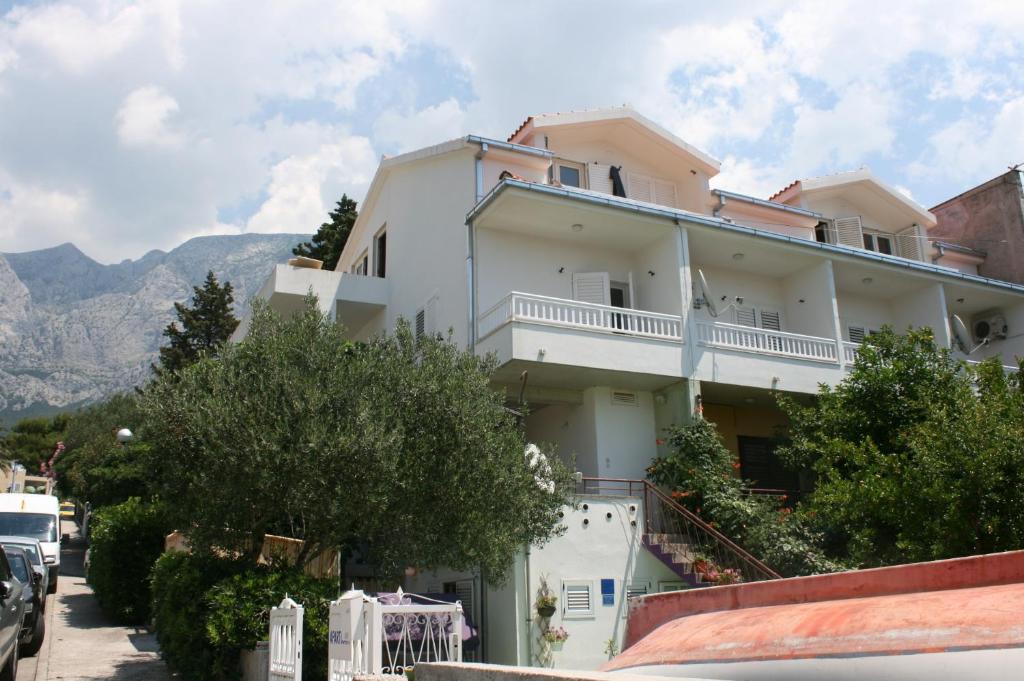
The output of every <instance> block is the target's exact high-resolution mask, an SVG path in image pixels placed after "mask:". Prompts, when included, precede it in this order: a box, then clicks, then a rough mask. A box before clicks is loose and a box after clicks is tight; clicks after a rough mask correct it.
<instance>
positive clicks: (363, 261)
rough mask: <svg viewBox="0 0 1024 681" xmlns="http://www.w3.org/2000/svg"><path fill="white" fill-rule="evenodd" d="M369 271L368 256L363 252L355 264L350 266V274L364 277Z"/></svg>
mask: <svg viewBox="0 0 1024 681" xmlns="http://www.w3.org/2000/svg"><path fill="white" fill-rule="evenodd" d="M369 269H370V255H369V253H367V252H366V251H363V254H362V255H361V256H359V259H358V260H356V264H355V265H353V266H352V273H353V274H362V275H365V274H367V270H369Z"/></svg>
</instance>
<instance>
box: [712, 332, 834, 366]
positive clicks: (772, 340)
mask: <svg viewBox="0 0 1024 681" xmlns="http://www.w3.org/2000/svg"><path fill="white" fill-rule="evenodd" d="M697 340H698V341H699V342H700V343H701V345H706V346H709V347H713V348H725V349H728V350H740V351H742V352H754V353H757V354H765V355H780V356H782V357H794V358H797V359H808V360H812V361H815V362H837V361H838V359H837V357H836V342H835V341H834V340H832V339H831V338H818V337H817V336H803V335H800V334H797V333H787V332H785V331H768V330H766V329H758V328H756V327H753V326H743V325H741V324H726V323H724V322H698V323H697Z"/></svg>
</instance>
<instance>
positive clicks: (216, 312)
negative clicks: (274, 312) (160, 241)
mask: <svg viewBox="0 0 1024 681" xmlns="http://www.w3.org/2000/svg"><path fill="white" fill-rule="evenodd" d="M234 302H235V297H234V294H233V289H232V288H231V283H230V282H224V285H223V286H222V285H221V284H219V283H218V282H217V277H216V276H214V274H213V271H212V270H211V271H210V272H207V274H206V281H205V282H203V285H202V286H201V287H200V286H193V287H192V305H191V307H186V306H185V305H183V304H182V303H175V304H174V312H175V314H176V315H177V316H178V322H181V328H178V322H171V323H170V324H168V325H167V328H166V329H164V335H165V336H167V339H168V341H169V342H168V344H167V345H166V346H164V347H162V348H160V365H159V366H157V365H154V366H153V371H155V372H156V374H157V375H161V374H163V373H165V372H174V371H178V370H179V369H182V368H184V367H187V366H188V365H190V364H192V363H193V362H195V361H196V360H197V359H199V357H200V355H202V354H203V353H206V352H212V351H214V350H216V349H217V348H218V347H220V346H221V345H222V344H223V343H224V342H225V341H226V340H227V339H228V338H229V337H230V336H231V334H232V332H234V330H235V328H236V327H237V326H238V318H237V317H235V315H234V312H233V311H232V304H233V303H234Z"/></svg>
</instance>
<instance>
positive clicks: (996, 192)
mask: <svg viewBox="0 0 1024 681" xmlns="http://www.w3.org/2000/svg"><path fill="white" fill-rule="evenodd" d="M1022 184H1024V170H1019V169H1017V168H1013V169H1011V170H1010V171H1009V172H1006V173H1003V174H1002V175H1000V176H999V177H997V178H995V179H993V180H989V181H988V182H986V183H984V184H981V185H978V186H977V187H975V188H973V189H968V190H967V191H965V192H964V193H963V194H960V195H958V196H954V197H953V198H951V199H949V200H947V201H943V202H942V203H940V204H939V205H937V206H935V207H934V208H932V213H934V214H935V217H936V218H937V220H938V224H936V226H935V229H933V230H932V232H931V235H932V236H934V237H937V239H938V240H939V241H938V242H937V243H936V245H937V246H939V248H941V249H944V250H946V251H947V252H953V251H955V249H956V248H967V249H969V250H973V251H975V252H977V251H981V252H982V254H984V259H983V261H982V262H980V263H978V265H977V270H978V274H980V275H982V276H985V277H991V278H993V279H1002V280H1004V281H1013V282H1017V283H1024V187H1022ZM940 252H941V251H940Z"/></svg>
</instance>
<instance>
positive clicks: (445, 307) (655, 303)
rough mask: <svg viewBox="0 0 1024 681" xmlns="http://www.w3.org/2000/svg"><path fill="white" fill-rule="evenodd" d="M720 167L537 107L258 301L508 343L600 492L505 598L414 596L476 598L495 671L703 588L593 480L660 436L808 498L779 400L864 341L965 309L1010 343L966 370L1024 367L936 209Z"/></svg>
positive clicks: (607, 117) (459, 581) (857, 178)
mask: <svg viewBox="0 0 1024 681" xmlns="http://www.w3.org/2000/svg"><path fill="white" fill-rule="evenodd" d="M718 169H719V164H718V161H716V160H714V159H713V158H711V157H709V156H708V155H707V154H705V153H703V152H701V151H699V150H697V149H695V148H693V147H692V146H690V145H688V144H687V143H685V142H684V141H682V140H680V139H679V138H677V137H676V136H675V135H673V134H671V133H669V132H668V131H666V130H664V129H663V128H661V127H660V126H658V125H657V124H655V123H653V122H651V121H649V120H648V119H646V118H644V117H643V116H641V115H639V114H637V113H636V112H635V111H633V110H631V109H629V108H614V109H604V110H598V111H587V112H578V113H567V114H550V115H543V116H533V117H531V118H528V119H527V120H526V122H524V123H523V125H522V126H520V128H519V129H518V130H516V132H515V133H514V134H513V135H512V136H511V137H510V138H509V140H508V141H498V140H492V139H486V138H482V137H476V136H467V137H462V138H459V139H455V140H451V141H448V142H445V143H442V144H439V145H436V146H433V147H428V148H425V149H420V150H418V151H413V152H410V153H407V154H402V155H400V156H396V157H392V158H386V159H385V160H383V161H382V162H381V164H380V167H379V168H378V170H377V174H376V175H375V176H374V179H373V182H372V183H371V185H370V188H369V191H368V192H367V196H366V199H365V201H364V202H363V205H362V207H361V211H360V214H359V218H358V220H357V222H356V225H355V227H354V229H353V231H352V234H351V236H350V238H349V240H348V243H347V245H346V247H345V250H344V252H343V253H342V256H341V259H340V261H339V263H338V267H337V269H336V271H334V272H326V271H319V270H314V269H307V268H302V267H294V266H291V265H278V266H277V267H276V268H275V270H274V272H273V273H272V275H271V277H270V279H269V280H268V281H267V283H266V284H265V286H264V287H263V289H262V290H261V292H260V294H259V295H260V296H261V297H262V298H264V299H266V300H268V301H269V302H270V304H271V306H272V307H274V308H276V309H278V310H280V311H283V312H286V313H287V312H288V311H291V310H295V309H297V308H298V307H299V306H300V305H301V304H302V299H303V296H304V295H305V294H306V293H307V291H309V290H310V288H312V289H313V291H314V292H316V293H317V294H318V296H319V298H320V304H321V306H322V307H323V309H324V310H325V311H326V312H328V313H329V314H330V315H331V316H332V317H333V318H335V319H336V320H337V321H338V323H340V324H343V325H344V326H345V327H346V329H347V330H348V332H349V334H350V335H351V337H352V338H356V339H363V338H368V337H370V336H372V335H374V334H376V333H380V332H386V331H388V330H389V329H391V328H393V327H394V324H395V323H396V320H397V319H398V318H399V317H404V318H406V319H408V320H410V321H412V323H413V324H414V327H415V330H416V333H418V334H419V333H424V334H425V333H445V334H446V333H448V332H449V331H450V333H451V335H452V339H453V341H454V342H455V343H458V344H460V345H463V346H467V347H470V348H473V349H474V350H475V351H476V352H478V353H480V354H486V353H495V355H496V356H497V358H498V361H499V367H498V369H497V371H496V373H495V375H494V382H495V384H496V385H497V386H499V387H501V388H504V389H505V390H506V391H507V392H508V394H509V395H510V399H512V397H513V396H518V395H519V394H520V391H521V390H522V391H523V394H524V395H525V398H526V400H527V401H528V402H529V404H530V413H529V416H528V417H527V418H526V431H527V436H528V438H529V439H530V440H531V441H533V442H550V443H555V444H556V445H557V446H558V452H559V454H560V455H561V456H564V457H566V459H568V458H569V457H573V459H574V460H575V465H576V467H577V469H578V470H579V471H580V473H581V475H582V476H583V477H584V478H586V479H587V480H585V481H584V487H585V491H586V492H587V494H586V495H584V496H583V497H581V499H582V501H583V502H584V503H586V504H587V507H588V508H587V509H586V510H580V511H569V512H567V515H566V525H567V527H568V531H567V533H566V535H565V536H563V537H561V538H559V539H557V540H555V541H554V542H552V543H551V544H549V545H547V546H545V547H544V548H543V549H540V550H538V549H536V548H533V549H529V550H528V551H527V552H526V553H525V554H524V556H523V557H522V558H521V559H520V561H519V562H518V563H517V565H516V566H515V569H514V577H513V579H512V580H511V581H510V582H509V583H508V584H507V585H505V586H503V587H500V588H497V587H495V586H494V585H489V584H486V583H484V582H483V581H482V580H481V578H480V577H479V576H478V575H472V574H455V573H451V574H446V573H444V572H443V571H442V572H439V573H437V574H429V575H419V576H417V577H414V578H412V579H410V580H409V583H408V584H407V585H406V589H407V590H410V591H416V590H420V591H429V590H434V589H435V587H440V588H441V589H442V590H446V591H448V590H451V591H456V592H459V593H463V594H464V595H465V596H466V598H467V599H469V600H470V602H471V603H472V606H471V612H473V613H474V615H475V617H476V620H477V621H478V622H482V624H483V630H484V649H483V658H484V659H485V660H486V661H489V662H502V663H509V664H538V663H553V664H555V665H557V666H568V667H577V668H585V667H591V668H593V667H596V666H598V665H599V664H600V663H601V662H603V661H604V660H606V659H607V655H606V654H605V653H604V652H603V642H605V641H607V640H608V639H611V640H612V642H613V643H614V644H615V645H617V646H618V645H620V644H621V631H622V622H623V616H624V613H625V609H624V600H625V597H626V596H627V595H629V594H630V593H632V594H636V593H642V592H643V591H642V589H646V591H647V592H654V591H659V590H668V589H672V588H680V587H689V586H694V585H695V583H696V582H697V581H699V580H695V579H694V578H693V574H692V573H693V571H692V569H691V565H690V564H689V563H688V562H687V560H686V558H687V557H686V555H685V542H682V541H678V539H679V537H678V533H677V532H676V531H673V530H668V529H666V528H665V522H666V521H665V518H666V517H667V515H671V509H670V508H669V506H670V505H669V504H666V503H662V502H661V501H659V500H658V499H657V498H656V495H655V494H654V493H653V492H652V491H651V490H650V489H647V488H644V487H643V486H642V485H640V486H638V487H636V488H632V486H630V485H627V488H626V489H623V488H622V485H623V484H624V483H612V482H608V481H607V480H606V481H605V482H602V481H601V480H595V479H610V478H616V479H625V480H638V479H642V478H643V477H644V476H645V470H646V468H647V466H648V465H649V463H650V462H651V460H652V459H653V458H654V457H655V456H656V455H658V453H659V451H661V450H662V448H663V446H664V445H662V444H660V440H659V438H660V437H661V434H662V433H663V431H664V429H665V428H666V427H668V426H670V425H672V424H678V423H683V422H686V421H688V420H690V419H691V418H692V417H693V414H694V413H695V412H702V413H703V415H704V416H705V417H706V418H708V419H709V420H711V421H713V422H715V423H716V424H717V425H718V428H719V431H720V432H721V434H722V436H723V438H724V439H725V442H726V445H727V446H728V447H729V449H730V450H732V451H733V452H734V453H735V454H736V455H737V456H738V457H739V461H740V464H741V472H742V474H743V476H744V477H745V478H749V479H752V480H754V481H755V482H756V484H757V486H758V487H760V488H766V489H771V490H793V489H795V488H796V487H798V485H799V483H798V481H797V480H795V479H793V478H792V477H791V476H789V475H787V474H786V473H785V472H784V471H782V470H781V469H780V467H779V466H778V465H776V462H775V459H774V456H773V452H772V450H773V436H774V435H775V433H776V431H777V430H778V429H779V428H780V427H784V426H785V418H784V416H783V414H782V413H781V412H780V411H779V410H778V409H777V407H776V406H775V399H774V397H773V395H772V392H773V391H781V392H784V393H790V394H798V395H799V394H803V395H807V394H812V393H815V392H817V390H818V386H819V384H821V383H827V384H835V383H837V382H838V381H840V380H841V379H842V378H843V376H844V375H845V372H846V370H847V368H848V367H849V366H850V365H851V363H852V361H853V357H854V354H855V352H856V348H857V345H858V343H859V342H861V341H862V340H863V339H864V337H865V336H866V335H867V334H869V333H871V331H873V330H876V329H878V328H880V327H881V326H882V325H886V324H888V325H891V326H893V327H894V328H895V329H897V330H902V329H906V328H907V327H908V326H915V327H919V326H929V327H931V328H932V329H933V330H934V332H935V335H936V339H937V341H938V343H939V344H940V345H942V346H946V347H949V346H950V345H951V344H952V343H953V342H954V335H955V334H954V333H953V332H952V331H951V325H950V320H951V318H952V315H954V314H955V315H958V316H959V317H960V318H962V319H963V320H965V323H972V322H973V321H975V320H978V319H993V318H995V317H996V316H999V317H1000V318H1001V319H1003V320H1004V321H1005V326H1006V330H1005V332H1003V331H1002V330H999V332H998V333H994V335H993V336H992V338H991V339H990V342H988V343H987V344H985V345H983V346H982V347H980V348H978V349H976V351H975V352H974V354H973V355H972V356H971V357H972V359H976V358H981V357H987V356H992V355H994V356H1002V357H1003V358H1004V363H1009V362H1010V361H1011V360H1012V358H1013V357H1014V356H1015V355H1019V354H1024V341H1022V336H1021V335H1020V334H1021V332H1022V330H1024V286H1020V285H1015V284H1011V283H1006V282H999V281H994V280H990V279H986V278H983V277H979V276H976V275H973V274H971V273H965V272H963V271H958V270H957V269H954V268H952V267H946V266H942V265H937V264H935V263H933V262H932V257H933V253H932V252H931V250H930V247H929V240H928V237H929V234H930V233H931V231H932V230H933V229H934V225H935V222H936V221H935V217H934V215H932V214H931V213H930V212H928V211H927V210H925V209H924V208H922V207H921V206H919V205H917V204H916V203H914V202H913V201H911V200H910V199H908V198H907V197H905V196H903V195H902V194H900V193H899V192H897V191H895V190H894V189H892V188H890V187H888V186H887V185H886V184H884V183H883V182H881V181H880V180H878V179H877V178H875V177H874V176H873V175H871V173H870V172H868V171H866V170H858V171H854V172H852V173H841V174H838V175H833V176H829V177H824V178H815V179H805V180H800V181H798V182H795V183H793V184H792V185H790V186H789V187H787V188H786V189H784V190H783V191H782V192H780V193H779V194H777V195H776V196H775V197H773V200H763V199H757V198H753V197H749V196H744V195H741V194H737V193H733V192H728V191H722V190H711V189H710V186H709V180H710V179H711V178H712V177H713V176H714V175H716V174H717V172H718ZM244 333H245V328H244V326H243V327H242V328H240V329H239V331H238V332H236V337H241V336H242V335H244ZM961 335H962V334H961ZM961 340H964V339H962V338H961ZM964 344H965V345H971V346H973V345H974V343H972V342H967V343H964ZM965 349H966V350H972V349H975V348H973V347H969V348H965ZM524 372H527V373H526V374H525V375H527V376H528V380H527V385H526V386H525V390H524V388H523V386H522V385H521V383H520V380H521V377H522V376H523V375H524ZM637 484H638V485H639V483H637ZM659 504H661V505H660V506H659ZM666 509H668V510H666ZM666 514H667V515H666ZM585 521H586V522H585ZM634 523H635V524H634ZM681 547H683V548H681ZM691 562H692V561H691ZM747 565H748V566H749V567H750V569H752V570H754V571H756V570H757V569H758V568H757V566H756V565H754V564H753V563H749V561H748V563H747ZM541 575H545V576H546V578H547V580H548V583H549V584H550V585H551V586H552V588H553V590H554V592H555V594H556V595H557V596H558V597H559V611H558V613H556V615H555V616H554V617H553V618H552V619H551V621H550V622H551V623H552V625H554V626H558V625H561V626H565V627H566V629H568V630H569V632H570V638H569V640H568V641H566V642H565V644H564V646H563V647H562V648H561V650H557V651H548V650H547V648H546V647H545V646H544V645H542V642H541V641H540V640H539V631H540V629H539V625H542V624H543V622H539V621H538V620H537V619H536V617H535V613H534V612H533V610H532V605H531V604H532V603H533V601H534V599H535V596H536V594H537V590H538V588H539V585H540V582H539V579H540V576H541ZM749 577H750V576H749V574H748V578H749ZM608 590H610V593H605V592H607V591H608ZM539 651H540V652H539ZM548 652H550V659H548V657H546V655H547V653H548Z"/></svg>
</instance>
